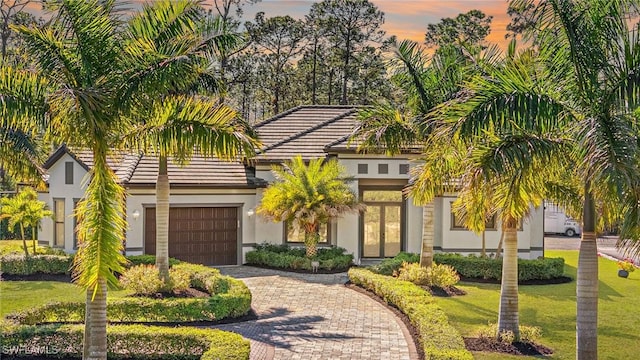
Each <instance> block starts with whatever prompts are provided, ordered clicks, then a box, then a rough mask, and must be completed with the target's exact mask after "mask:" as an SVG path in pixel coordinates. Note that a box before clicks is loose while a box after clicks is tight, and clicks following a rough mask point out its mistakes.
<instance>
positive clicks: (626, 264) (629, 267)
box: [618, 258, 636, 273]
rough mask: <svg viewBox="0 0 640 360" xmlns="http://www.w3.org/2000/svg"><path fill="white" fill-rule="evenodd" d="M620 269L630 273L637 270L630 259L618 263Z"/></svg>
mask: <svg viewBox="0 0 640 360" xmlns="http://www.w3.org/2000/svg"><path fill="white" fill-rule="evenodd" d="M618 267H619V268H620V270H624V271H626V272H630V273H631V272H634V271H635V270H636V266H635V265H634V263H633V259H629V258H627V259H624V260H620V261H618Z"/></svg>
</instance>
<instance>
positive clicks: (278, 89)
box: [245, 13, 304, 114]
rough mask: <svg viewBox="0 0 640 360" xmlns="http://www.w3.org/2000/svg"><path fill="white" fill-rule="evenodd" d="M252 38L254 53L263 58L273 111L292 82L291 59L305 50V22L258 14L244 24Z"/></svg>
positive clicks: (263, 74) (265, 85)
mask: <svg viewBox="0 0 640 360" xmlns="http://www.w3.org/2000/svg"><path fill="white" fill-rule="evenodd" d="M245 26H246V27H247V30H248V31H249V34H250V35H251V39H252V41H253V47H254V51H253V56H256V57H258V58H259V59H260V62H259V64H260V65H259V66H260V75H261V79H262V81H261V82H260V83H261V87H262V88H263V89H264V90H265V91H266V93H267V94H270V95H271V96H270V97H271V99H270V103H271V104H272V106H273V113H274V114H277V113H279V112H280V110H281V101H282V96H283V94H285V92H286V88H285V87H286V86H289V83H290V82H291V74H292V66H293V64H292V62H293V60H294V59H295V58H296V57H297V56H298V55H299V54H300V53H301V52H302V51H303V50H304V48H303V46H302V45H303V44H302V42H303V40H304V23H303V22H302V21H300V20H295V19H293V18H292V17H290V16H276V17H272V18H267V19H265V17H264V13H258V14H257V15H256V18H255V22H254V23H250V22H248V23H246V25H245Z"/></svg>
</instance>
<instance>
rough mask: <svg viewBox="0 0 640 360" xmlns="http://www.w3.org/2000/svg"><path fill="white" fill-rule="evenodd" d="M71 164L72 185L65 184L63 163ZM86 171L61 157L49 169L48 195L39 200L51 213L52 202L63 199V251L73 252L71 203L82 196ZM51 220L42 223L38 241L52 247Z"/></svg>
mask: <svg viewBox="0 0 640 360" xmlns="http://www.w3.org/2000/svg"><path fill="white" fill-rule="evenodd" d="M66 162H72V163H73V184H65V163H66ZM86 175H87V171H86V170H85V169H84V168H83V167H82V166H81V165H80V164H79V163H78V162H76V161H75V160H74V159H73V158H72V157H71V156H69V155H67V154H65V155H63V156H62V157H61V158H60V159H59V160H58V161H57V162H56V163H55V164H53V166H52V167H51V168H50V169H49V193H48V194H46V195H45V194H44V193H43V194H41V195H40V198H41V199H42V200H43V201H45V202H46V203H47V206H49V209H50V210H51V211H54V210H55V206H54V200H55V199H64V206H65V210H64V212H65V229H64V235H65V241H64V250H65V251H67V252H74V251H75V250H74V249H73V233H74V229H73V223H74V222H73V211H74V208H73V202H74V200H79V199H81V198H82V197H83V196H84V191H85V189H86V187H87V184H88V181H89V179H88V177H87V176H86ZM53 233H54V228H53V219H50V218H47V219H44V220H43V221H42V231H40V232H39V234H38V238H39V239H38V240H39V241H42V242H47V243H49V245H50V246H54V244H53V241H54V235H53Z"/></svg>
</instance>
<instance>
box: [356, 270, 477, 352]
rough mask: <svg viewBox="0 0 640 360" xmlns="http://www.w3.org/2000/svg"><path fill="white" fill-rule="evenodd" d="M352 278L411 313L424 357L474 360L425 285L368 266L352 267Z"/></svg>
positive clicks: (410, 316) (385, 299) (408, 314)
mask: <svg viewBox="0 0 640 360" xmlns="http://www.w3.org/2000/svg"><path fill="white" fill-rule="evenodd" d="M349 279H350V280H351V282H353V283H354V284H356V285H358V286H361V287H363V288H365V289H367V290H369V291H372V292H373V293H374V294H376V295H378V296H379V297H381V298H382V299H383V300H384V301H386V302H387V303H389V304H391V305H394V306H395V307H397V308H398V309H399V310H400V311H402V312H403V313H404V314H406V315H407V317H409V320H410V321H411V323H412V324H413V326H415V328H416V329H417V331H418V334H419V336H420V344H421V346H422V348H423V349H424V353H425V357H426V358H427V359H433V360H439V359H442V360H445V359H446V360H471V359H473V356H472V355H471V353H470V352H469V351H467V350H466V349H465V345H464V341H463V339H462V336H461V335H460V333H458V331H457V330H456V329H455V328H453V327H452V326H451V325H449V322H448V319H447V316H446V315H445V313H444V312H443V311H442V309H440V307H438V305H436V303H435V301H434V299H433V297H432V296H431V295H430V294H429V293H427V292H426V291H425V290H424V289H422V288H420V287H419V286H417V285H414V284H412V283H410V282H408V281H402V280H398V279H396V278H393V277H389V276H384V275H378V274H375V273H373V272H371V271H369V270H366V269H357V268H352V269H350V270H349Z"/></svg>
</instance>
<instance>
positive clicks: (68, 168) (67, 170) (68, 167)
mask: <svg viewBox="0 0 640 360" xmlns="http://www.w3.org/2000/svg"><path fill="white" fill-rule="evenodd" d="M64 183H65V184H67V185H73V162H71V161H67V162H65V163H64Z"/></svg>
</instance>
